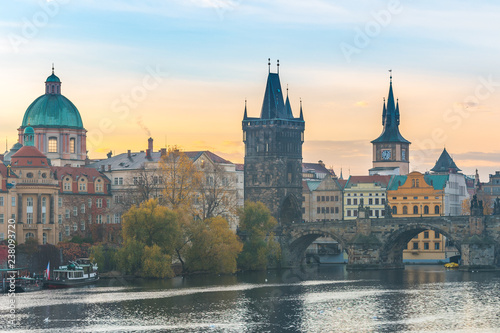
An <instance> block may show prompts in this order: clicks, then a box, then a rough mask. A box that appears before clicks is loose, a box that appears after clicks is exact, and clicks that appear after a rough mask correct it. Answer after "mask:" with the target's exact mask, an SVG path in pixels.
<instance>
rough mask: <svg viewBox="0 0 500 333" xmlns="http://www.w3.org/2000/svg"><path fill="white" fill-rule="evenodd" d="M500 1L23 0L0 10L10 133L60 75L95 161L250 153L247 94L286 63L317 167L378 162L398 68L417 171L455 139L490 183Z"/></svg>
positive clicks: (347, 170)
mask: <svg viewBox="0 0 500 333" xmlns="http://www.w3.org/2000/svg"><path fill="white" fill-rule="evenodd" d="M498 31H500V3H498V2H495V1H475V2H470V1H439V2H435V1H414V0H410V1H401V2H399V1H373V0H370V1H368V0H367V1H326V0H325V1H323V0H309V1H299V0H286V1H285V0H275V1H263V0H262V1H261V0H258V1H256V0H255V1H252V0H170V1H169V0H142V1H125V0H122V1H118V0H106V1H98V0H78V1H77V0H52V1H49V0H10V1H2V4H1V10H0V60H1V61H0V64H1V73H2V75H1V78H0V114H1V120H2V121H1V122H0V137H1V135H3V136H4V137H5V138H6V144H7V145H8V146H9V147H10V146H12V145H13V144H14V143H15V142H16V141H17V128H18V127H19V126H20V125H21V122H22V118H23V115H24V112H25V111H26V109H27V107H28V106H29V105H30V104H31V102H32V101H34V100H35V99H36V98H37V97H38V96H40V95H41V94H43V92H44V82H45V79H46V78H47V77H48V76H49V75H50V74H51V67H52V63H54V65H55V74H56V75H58V76H59V78H60V79H61V81H62V93H63V95H65V96H66V97H67V98H69V99H70V100H71V101H72V102H73V103H74V104H75V105H76V106H77V108H78V109H79V111H80V113H81V116H82V119H83V123H84V127H85V128H86V129H87V130H88V133H87V135H88V141H87V146H88V149H89V156H90V158H102V157H104V156H105V154H106V153H107V152H109V151H112V152H113V153H114V154H119V153H123V152H126V151H127V150H128V149H131V150H133V151H134V150H135V151H138V150H144V149H146V148H147V139H148V137H150V136H151V137H153V138H154V148H155V150H156V149H160V148H161V147H165V146H168V145H178V146H180V147H182V148H183V149H185V150H211V151H213V152H215V153H216V154H219V155H221V156H223V157H225V158H227V159H229V160H231V161H233V162H235V163H242V162H243V158H244V145H243V142H242V130H241V121H242V117H243V110H244V105H245V100H247V105H248V114H249V116H254V117H255V116H258V115H259V114H260V109H261V107H262V100H263V97H264V89H265V84H266V80H267V74H268V65H267V62H268V60H267V59H268V58H271V63H272V65H271V71H272V72H275V71H276V61H277V60H278V59H279V61H280V78H281V84H282V88H283V90H285V89H286V86H287V85H288V88H289V98H290V101H291V104H292V110H293V112H294V114H295V116H298V114H299V99H302V102H303V111H304V118H305V121H306V131H305V143H304V146H303V159H304V162H317V161H318V160H322V161H324V162H325V164H326V165H327V166H329V167H332V168H333V169H334V170H335V172H336V173H337V174H339V173H340V169H341V168H342V171H343V175H344V176H347V175H349V174H353V175H363V174H367V173H368V169H369V168H371V167H372V147H371V143H370V141H371V140H373V139H375V138H377V137H378V136H379V135H380V133H381V132H382V105H383V98H384V97H385V98H387V94H388V89H389V70H392V74H393V87H394V95H395V97H396V98H398V99H399V106H400V111H401V125H400V131H401V133H402V135H403V136H404V137H405V138H406V139H407V140H409V141H411V142H412V145H411V146H410V170H412V171H413V170H416V171H420V172H425V171H427V170H429V169H431V168H432V167H433V165H434V163H435V161H436V160H437V159H438V157H439V155H440V153H441V151H442V150H443V148H446V149H447V151H448V152H449V153H450V155H451V156H452V157H453V158H454V160H455V162H456V164H457V165H458V167H459V168H461V169H462V170H463V172H464V173H465V174H474V173H475V169H478V170H479V174H480V176H481V180H482V181H487V178H488V174H492V173H494V172H495V171H496V170H500V147H499V146H498V143H497V142H499V139H500V131H499V130H498V125H497V124H499V121H500V112H499V111H500V110H499V107H500V66H498V64H499V61H498V59H499V53H500V44H499V43H498Z"/></svg>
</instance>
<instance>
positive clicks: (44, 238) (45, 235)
mask: <svg viewBox="0 0 500 333" xmlns="http://www.w3.org/2000/svg"><path fill="white" fill-rule="evenodd" d="M42 243H43V244H47V233H45V232H44V233H43V235H42Z"/></svg>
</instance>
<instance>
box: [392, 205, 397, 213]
mask: <svg viewBox="0 0 500 333" xmlns="http://www.w3.org/2000/svg"><path fill="white" fill-rule="evenodd" d="M397 213H398V207H396V206H392V215H396V214H397Z"/></svg>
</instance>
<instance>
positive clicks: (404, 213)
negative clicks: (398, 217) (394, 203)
mask: <svg viewBox="0 0 500 333" xmlns="http://www.w3.org/2000/svg"><path fill="white" fill-rule="evenodd" d="M406 214H408V206H403V215H406Z"/></svg>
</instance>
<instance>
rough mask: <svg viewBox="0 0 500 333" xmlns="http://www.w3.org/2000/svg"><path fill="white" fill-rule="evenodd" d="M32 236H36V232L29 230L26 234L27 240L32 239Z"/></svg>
mask: <svg viewBox="0 0 500 333" xmlns="http://www.w3.org/2000/svg"><path fill="white" fill-rule="evenodd" d="M32 238H35V234H34V233H32V232H28V233H27V234H26V236H25V239H26V241H28V240H30V239H32Z"/></svg>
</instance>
